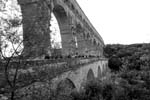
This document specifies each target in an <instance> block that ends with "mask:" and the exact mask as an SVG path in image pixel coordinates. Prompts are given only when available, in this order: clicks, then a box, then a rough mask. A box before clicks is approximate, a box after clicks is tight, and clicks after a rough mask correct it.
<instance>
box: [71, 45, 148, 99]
mask: <svg viewBox="0 0 150 100" xmlns="http://www.w3.org/2000/svg"><path fill="white" fill-rule="evenodd" d="M104 51H105V56H106V57H107V58H109V67H110V69H111V71H112V73H111V74H112V75H111V77H108V79H107V80H103V81H100V80H93V81H92V82H90V83H87V85H86V86H85V91H84V92H82V93H76V94H75V93H74V94H73V100H150V44H132V45H120V44H115V45H106V47H105V48H104ZM108 80H109V81H108Z"/></svg>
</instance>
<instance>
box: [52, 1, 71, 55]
mask: <svg viewBox="0 0 150 100" xmlns="http://www.w3.org/2000/svg"><path fill="white" fill-rule="evenodd" d="M53 14H54V16H55V17H56V20H57V22H58V26H59V29H60V36H61V42H62V43H61V44H62V54H63V55H69V54H70V51H71V50H70V49H71V48H72V46H73V43H72V42H71V40H72V37H73V35H72V32H71V26H70V24H71V23H70V17H68V16H67V12H66V11H65V8H64V7H63V6H61V5H58V4H57V5H55V6H54V8H53Z"/></svg>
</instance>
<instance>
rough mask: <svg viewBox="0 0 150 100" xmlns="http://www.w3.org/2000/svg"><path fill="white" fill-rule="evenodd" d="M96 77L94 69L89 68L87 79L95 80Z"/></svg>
mask: <svg viewBox="0 0 150 100" xmlns="http://www.w3.org/2000/svg"><path fill="white" fill-rule="evenodd" d="M94 78H95V77H94V72H93V70H92V69H89V71H88V73H87V81H91V80H93V79H94Z"/></svg>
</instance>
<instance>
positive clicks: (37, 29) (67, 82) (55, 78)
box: [18, 0, 108, 100]
mask: <svg viewBox="0 0 150 100" xmlns="http://www.w3.org/2000/svg"><path fill="white" fill-rule="evenodd" d="M18 3H19V4H20V5H21V10H22V16H23V38H24V41H23V43H24V48H25V50H24V51H23V55H24V56H27V57H28V56H32V57H39V56H43V55H44V56H46V55H51V53H52V51H51V45H50V44H51V43H50V34H49V33H50V30H49V26H50V17H51V16H50V14H51V12H53V13H54V15H55V16H56V18H57V21H58V24H59V27H60V33H61V38H62V55H63V56H68V55H70V54H72V52H73V53H76V54H78V55H80V56H79V57H77V58H69V59H66V58H62V59H59V60H53V61H54V62H53V61H52V60H40V61H34V60H33V62H34V63H33V64H34V67H33V65H32V64H31V65H32V66H30V67H27V68H24V69H20V72H21V71H23V74H26V72H31V74H30V75H31V76H32V74H35V75H33V76H34V77H35V76H38V77H39V79H38V80H40V77H42V79H47V80H49V79H51V86H49V85H48V86H47V84H48V83H46V82H47V81H45V83H43V82H35V83H34V84H36V85H39V86H36V88H40V87H42V88H41V89H40V90H41V91H43V89H44V88H45V87H46V89H48V88H49V87H52V88H54V89H57V90H58V92H57V93H60V94H61V93H66V91H67V93H69V92H70V91H72V90H74V89H76V90H78V91H79V90H80V89H82V87H83V86H84V84H85V83H86V82H87V81H88V80H92V79H94V78H101V77H103V76H104V75H105V73H106V72H107V69H108V66H107V65H108V64H107V59H105V58H104V56H103V47H104V42H103V40H102V38H101V36H100V35H99V34H98V32H97V31H96V30H95V28H94V27H93V26H92V24H91V23H90V21H89V20H88V18H87V17H86V15H85V14H84V12H83V11H82V10H81V8H80V7H79V5H78V3H77V2H76V0H18ZM75 40H76V41H75ZM85 55H86V56H85ZM29 62H32V61H29ZM52 62H53V63H52ZM37 63H40V65H39V64H37ZM45 65H46V66H47V67H43V66H45ZM43 68H45V69H46V70H45V71H46V72H47V73H46V74H41V73H39V72H41V71H43V70H44V69H43ZM54 69H55V70H54ZM36 70H40V71H36ZM36 73H37V74H36ZM54 73H55V74H54ZM43 75H46V76H43ZM31 76H30V77H29V79H27V80H30V78H31ZM49 77H50V78H49ZM35 80H36V79H35ZM23 81H25V80H23ZM25 83H26V82H25ZM32 86H33V85H29V86H26V87H24V88H23V89H21V90H20V91H23V90H24V91H25V92H19V93H27V94H29V95H31V93H30V92H31V91H34V90H35V87H34V88H32ZM47 87H48V88H47ZM68 88H69V89H68ZM47 93H48V92H47ZM24 96H27V95H26V94H25V95H24ZM24 96H23V97H24ZM27 97H29V96H27ZM31 100H32V99H31Z"/></svg>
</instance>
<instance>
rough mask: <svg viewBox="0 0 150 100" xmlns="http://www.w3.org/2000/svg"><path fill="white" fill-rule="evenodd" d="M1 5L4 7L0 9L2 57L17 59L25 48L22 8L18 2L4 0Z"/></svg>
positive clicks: (0, 48) (15, 0) (0, 54)
mask: <svg viewBox="0 0 150 100" xmlns="http://www.w3.org/2000/svg"><path fill="white" fill-rule="evenodd" d="M1 3H2V4H3V5H4V6H3V7H2V8H1V7H0V9H1V12H0V29H1V30H0V31H1V32H0V51H1V53H0V56H1V58H4V57H11V56H13V57H15V56H18V55H20V54H21V53H22V51H23V48H24V46H23V42H22V41H23V26H22V13H21V8H20V6H19V5H18V2H17V0H8V1H5V0H4V1H2V2H1ZM2 9H3V11H2Z"/></svg>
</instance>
